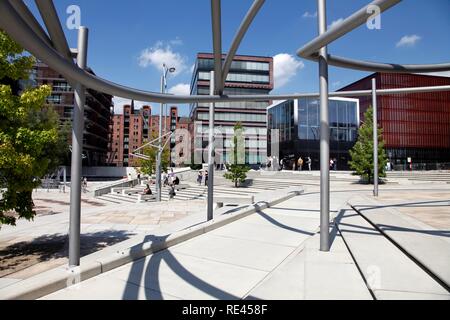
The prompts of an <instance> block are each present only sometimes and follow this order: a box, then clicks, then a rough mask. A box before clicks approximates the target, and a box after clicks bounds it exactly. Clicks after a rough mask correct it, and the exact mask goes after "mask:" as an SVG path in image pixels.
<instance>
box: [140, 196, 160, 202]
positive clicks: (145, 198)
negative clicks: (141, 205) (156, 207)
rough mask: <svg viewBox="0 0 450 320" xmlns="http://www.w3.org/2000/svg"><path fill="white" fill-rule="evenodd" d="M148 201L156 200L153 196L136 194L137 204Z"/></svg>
mask: <svg viewBox="0 0 450 320" xmlns="http://www.w3.org/2000/svg"><path fill="white" fill-rule="evenodd" d="M148 200H156V195H155V194H138V200H137V202H145V201H148Z"/></svg>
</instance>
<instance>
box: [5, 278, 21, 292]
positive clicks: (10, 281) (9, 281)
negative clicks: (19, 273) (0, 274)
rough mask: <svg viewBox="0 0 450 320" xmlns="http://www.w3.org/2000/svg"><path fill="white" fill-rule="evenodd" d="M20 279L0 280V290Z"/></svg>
mask: <svg viewBox="0 0 450 320" xmlns="http://www.w3.org/2000/svg"><path fill="white" fill-rule="evenodd" d="M20 280H22V279H14V278H0V289H1V288H5V287H7V286H9V285H11V284H13V283H16V282H18V281H20Z"/></svg>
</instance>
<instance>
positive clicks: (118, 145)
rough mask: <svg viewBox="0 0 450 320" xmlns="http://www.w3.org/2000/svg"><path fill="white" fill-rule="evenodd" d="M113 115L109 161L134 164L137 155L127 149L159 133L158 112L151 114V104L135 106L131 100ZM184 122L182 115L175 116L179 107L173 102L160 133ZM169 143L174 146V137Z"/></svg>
mask: <svg viewBox="0 0 450 320" xmlns="http://www.w3.org/2000/svg"><path fill="white" fill-rule="evenodd" d="M112 119H113V120H112V123H111V136H110V144H109V152H108V162H109V164H110V165H113V166H119V167H128V166H130V167H131V166H136V165H137V163H138V162H137V158H135V157H133V156H130V153H133V152H134V151H135V150H136V149H138V148H139V147H141V146H142V145H144V144H145V143H146V142H149V141H151V140H153V139H155V138H157V137H158V136H159V115H152V108H151V106H143V107H142V108H141V109H135V107H134V102H133V101H132V103H131V105H124V106H123V112H122V113H121V114H115V115H113V117H112ZM187 125H188V124H186V121H185V119H184V118H182V117H179V116H178V108H177V107H176V106H172V107H170V111H169V115H168V116H167V117H163V134H165V133H167V132H169V131H174V130H176V129H178V128H184V127H186V126H187ZM164 141H165V139H164ZM169 147H170V148H171V149H172V148H174V147H175V140H174V139H173V138H171V142H170V144H169Z"/></svg>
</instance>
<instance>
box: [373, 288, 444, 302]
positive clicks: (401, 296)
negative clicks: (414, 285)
mask: <svg viewBox="0 0 450 320" xmlns="http://www.w3.org/2000/svg"><path fill="white" fill-rule="evenodd" d="M375 292H376V295H377V297H378V299H380V300H450V295H448V294H430V293H421V292H406V291H387V290H376V291H375Z"/></svg>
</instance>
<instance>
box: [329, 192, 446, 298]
mask: <svg viewBox="0 0 450 320" xmlns="http://www.w3.org/2000/svg"><path fill="white" fill-rule="evenodd" d="M334 223H335V224H336V226H337V228H338V230H339V232H340V234H341V236H342V237H343V239H344V241H345V244H346V246H347V248H348V250H349V251H350V253H351V255H352V257H353V259H354V261H355V263H356V264H357V266H358V269H359V271H360V273H361V275H362V276H363V278H364V279H365V281H366V284H367V286H368V288H369V290H370V291H371V293H372V295H373V297H374V298H375V299H381V300H384V299H387V300H391V299H402V300H403V299H444V300H450V268H449V267H448V266H449V265H450V241H449V240H448V239H446V238H445V237H444V236H440V234H439V233H430V232H429V230H423V228H421V226H419V225H416V224H414V221H410V220H408V219H404V218H402V216H400V215H397V214H396V213H395V212H393V211H392V210H388V209H386V208H384V207H382V206H376V205H374V204H373V203H368V202H367V199H356V200H350V201H349V203H348V206H347V207H346V208H344V209H343V210H341V212H340V213H339V214H338V216H337V217H336V218H335V220H334Z"/></svg>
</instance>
